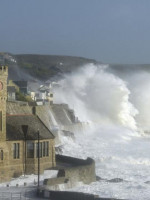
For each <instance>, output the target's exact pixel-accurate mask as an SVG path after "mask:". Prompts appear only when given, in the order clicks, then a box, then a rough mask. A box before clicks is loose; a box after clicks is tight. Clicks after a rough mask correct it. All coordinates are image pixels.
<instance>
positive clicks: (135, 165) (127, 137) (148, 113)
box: [54, 63, 150, 200]
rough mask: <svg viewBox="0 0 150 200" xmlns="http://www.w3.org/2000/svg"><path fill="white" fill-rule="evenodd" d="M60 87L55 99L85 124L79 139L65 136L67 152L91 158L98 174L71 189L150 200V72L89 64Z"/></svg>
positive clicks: (101, 194)
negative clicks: (88, 181)
mask: <svg viewBox="0 0 150 200" xmlns="http://www.w3.org/2000/svg"><path fill="white" fill-rule="evenodd" d="M60 85H61V87H58V88H57V90H56V91H55V95H54V97H55V100H54V101H55V102H56V103H67V104H68V105H69V107H70V108H72V109H74V111H75V115H76V116H77V117H78V119H79V120H80V121H81V122H82V124H83V128H82V129H81V131H79V130H78V131H77V132H76V133H75V137H76V140H75V141H73V140H71V139H66V138H64V141H63V142H64V144H65V145H64V147H63V154H65V155H69V156H76V157H80V158H86V157H92V158H93V159H94V160H95V162H96V175H97V176H98V179H97V181H96V182H94V183H91V184H90V185H82V186H80V185H79V186H78V187H76V188H74V189H73V190H75V191H82V192H88V193H93V194H97V195H99V196H100V197H114V198H123V199H134V200H138V199H139V200H143V199H145V200H146V199H147V200H148V199H150V70H149V69H148V68H147V67H136V66H134V65H133V66H115V65H104V64H101V65H94V64H92V63H91V64H88V65H85V66H83V67H82V68H80V69H78V70H77V71H76V72H73V73H72V74H71V75H70V74H69V75H65V76H64V78H63V79H61V80H60Z"/></svg>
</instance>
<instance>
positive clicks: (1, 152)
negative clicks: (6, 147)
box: [0, 150, 4, 160]
mask: <svg viewBox="0 0 150 200" xmlns="http://www.w3.org/2000/svg"><path fill="white" fill-rule="evenodd" d="M0 159H1V160H4V153H3V150H0Z"/></svg>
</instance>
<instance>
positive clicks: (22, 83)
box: [13, 81, 28, 88]
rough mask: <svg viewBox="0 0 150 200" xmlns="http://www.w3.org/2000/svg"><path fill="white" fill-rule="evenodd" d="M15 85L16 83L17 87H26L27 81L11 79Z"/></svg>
mask: <svg viewBox="0 0 150 200" xmlns="http://www.w3.org/2000/svg"><path fill="white" fill-rule="evenodd" d="M13 82H14V83H15V84H16V85H18V86H19V87H21V88H22V87H25V88H26V87H27V85H28V82H27V81H13Z"/></svg>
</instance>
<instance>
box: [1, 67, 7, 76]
mask: <svg viewBox="0 0 150 200" xmlns="http://www.w3.org/2000/svg"><path fill="white" fill-rule="evenodd" d="M0 75H6V76H7V75H8V66H6V65H2V66H1V65H0Z"/></svg>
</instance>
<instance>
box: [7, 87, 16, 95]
mask: <svg viewBox="0 0 150 200" xmlns="http://www.w3.org/2000/svg"><path fill="white" fill-rule="evenodd" d="M7 92H11V93H15V92H16V88H15V86H7Z"/></svg>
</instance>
